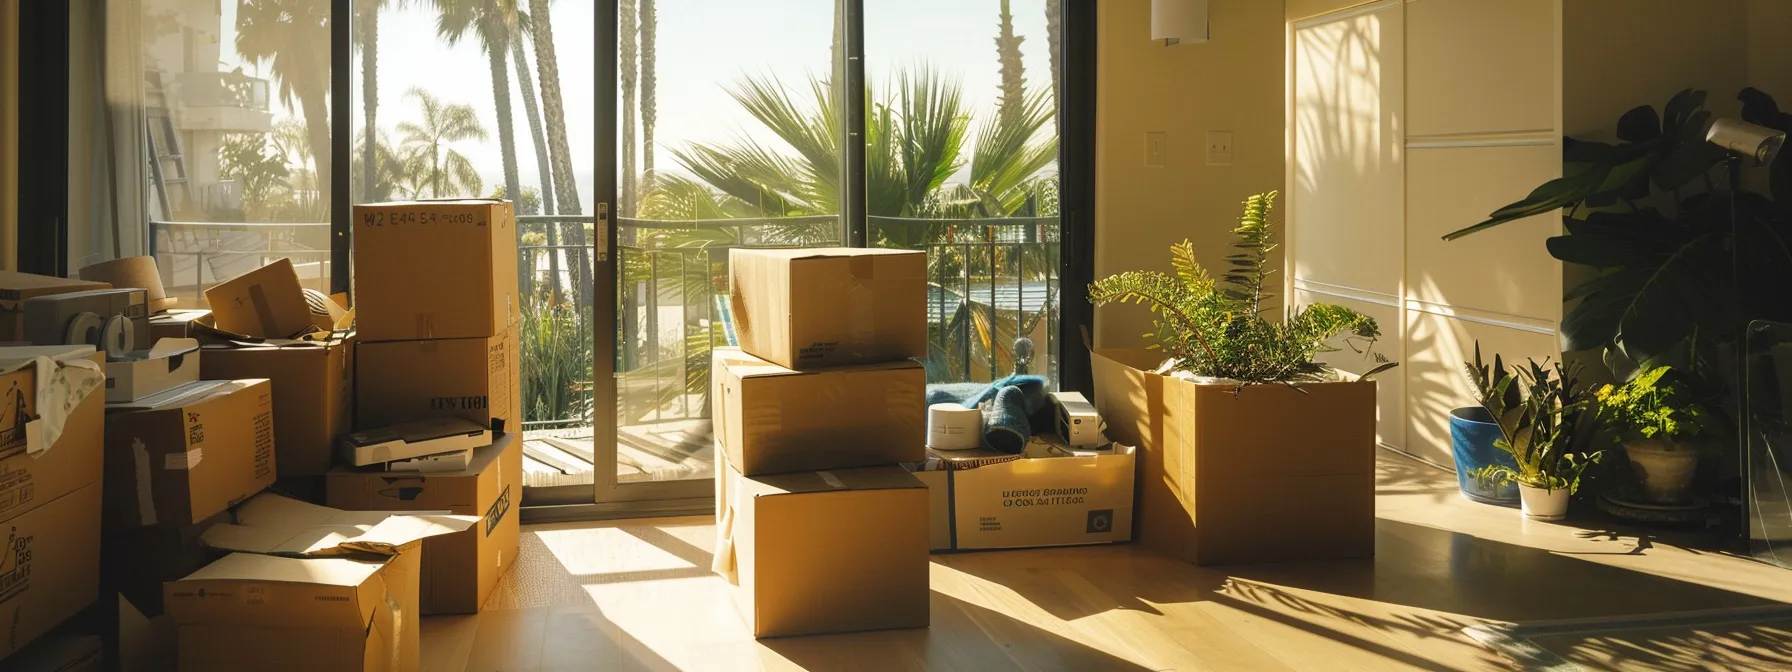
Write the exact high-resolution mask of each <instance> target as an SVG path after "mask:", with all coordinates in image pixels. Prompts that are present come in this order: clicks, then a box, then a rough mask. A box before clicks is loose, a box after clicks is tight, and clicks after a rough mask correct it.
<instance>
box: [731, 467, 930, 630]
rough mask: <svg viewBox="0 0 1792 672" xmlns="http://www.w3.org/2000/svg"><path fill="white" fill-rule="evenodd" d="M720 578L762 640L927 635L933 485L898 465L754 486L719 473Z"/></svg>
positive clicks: (786, 477) (762, 480)
mask: <svg viewBox="0 0 1792 672" xmlns="http://www.w3.org/2000/svg"><path fill="white" fill-rule="evenodd" d="M716 478H717V484H716V487H717V497H718V498H717V500H716V502H717V504H716V510H717V512H718V516H719V519H720V522H719V523H718V525H717V531H718V534H719V535H720V537H721V539H720V543H718V544H717V547H716V558H715V567H714V568H715V569H716V570H717V571H719V572H720V573H721V574H722V575H723V576H724V577H726V578H728V579H729V581H730V582H731V583H733V584H734V585H735V586H737V587H738V589H737V590H736V591H735V603H736V605H737V606H738V607H739V608H740V612H741V615H742V616H743V617H744V618H745V619H746V621H747V627H748V629H750V630H751V631H752V632H753V636H754V637H782V636H787V635H818V634H824V633H833V632H853V631H859V630H885V629H893V628H924V627H927V620H928V611H927V603H928V596H929V590H928V583H927V582H928V578H927V576H928V562H929V561H928V558H927V545H928V519H927V518H928V516H927V514H928V492H927V486H925V485H923V484H922V483H921V482H920V481H919V480H916V478H915V477H914V476H913V475H911V474H909V473H908V471H907V470H905V469H903V468H902V467H898V466H886V467H866V468H861V469H839V470H832V471H819V472H806V473H800V474H777V475H772V476H759V477H746V476H742V475H741V473H740V472H739V471H736V470H734V468H733V467H732V466H729V465H727V464H726V463H725V460H724V463H723V464H719V465H717V477H716Z"/></svg>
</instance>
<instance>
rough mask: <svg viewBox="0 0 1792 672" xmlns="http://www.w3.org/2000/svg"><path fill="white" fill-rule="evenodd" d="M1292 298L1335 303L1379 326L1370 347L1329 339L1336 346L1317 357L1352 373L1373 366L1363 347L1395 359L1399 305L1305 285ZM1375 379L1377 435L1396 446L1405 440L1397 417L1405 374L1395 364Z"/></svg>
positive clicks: (1399, 334) (1307, 302)
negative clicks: (1328, 291) (1367, 317)
mask: <svg viewBox="0 0 1792 672" xmlns="http://www.w3.org/2000/svg"><path fill="white" fill-rule="evenodd" d="M1294 301H1295V303H1297V304H1299V305H1303V306H1305V305H1310V304H1314V303H1333V304H1337V305H1340V306H1343V307H1345V308H1349V309H1351V310H1354V311H1357V312H1359V313H1362V314H1364V315H1368V316H1369V317H1372V318H1375V323H1376V326H1379V327H1381V338H1380V339H1379V340H1377V341H1376V342H1375V343H1374V344H1373V346H1372V347H1371V344H1368V343H1362V342H1359V341H1357V340H1356V339H1344V338H1340V339H1337V340H1336V341H1334V342H1333V343H1332V345H1333V346H1334V347H1336V348H1338V350H1337V351H1336V352H1328V353H1324V354H1322V355H1320V356H1319V358H1318V359H1319V361H1321V362H1324V363H1326V364H1329V365H1331V366H1335V367H1337V368H1338V369H1339V370H1342V371H1349V372H1352V373H1362V372H1364V371H1368V370H1369V369H1371V368H1374V367H1375V365H1376V361H1375V359H1374V358H1373V357H1372V356H1369V355H1368V354H1367V352H1365V351H1366V350H1372V351H1373V352H1376V353H1380V354H1381V355H1383V356H1385V357H1387V358H1389V359H1392V360H1395V361H1399V359H1400V349H1401V346H1402V338H1403V336H1402V334H1404V333H1405V325H1402V324H1401V317H1400V307H1399V306H1398V305H1395V304H1394V303H1393V302H1372V301H1366V300H1363V299H1360V298H1355V297H1351V296H1340V295H1337V294H1329V293H1326V292H1324V291H1310V290H1306V289H1296V290H1295V291H1294ZM1375 379H1376V380H1377V381H1379V384H1378V385H1376V387H1375V406H1376V414H1375V415H1376V430H1377V431H1376V434H1377V439H1378V440H1380V441H1381V443H1382V444H1383V445H1386V446H1388V447H1391V448H1395V449H1400V448H1401V447H1402V446H1403V445H1404V444H1405V443H1406V423H1405V422H1404V421H1403V420H1402V419H1401V418H1402V408H1404V406H1405V399H1406V375H1405V373H1404V372H1402V371H1401V370H1400V369H1399V368H1395V369H1393V370H1391V371H1383V372H1381V373H1380V374H1377V375H1376V376H1375Z"/></svg>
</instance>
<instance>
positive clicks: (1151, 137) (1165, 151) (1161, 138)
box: [1145, 131, 1170, 168]
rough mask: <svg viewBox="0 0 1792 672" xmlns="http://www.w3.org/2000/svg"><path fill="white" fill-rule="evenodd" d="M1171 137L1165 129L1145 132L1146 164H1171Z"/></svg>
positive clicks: (1156, 165)
mask: <svg viewBox="0 0 1792 672" xmlns="http://www.w3.org/2000/svg"><path fill="white" fill-rule="evenodd" d="M1169 156H1170V138H1169V136H1168V135H1167V134H1165V133H1164V132H1163V131H1146V132H1145V165H1147V166H1151V167H1154V168H1155V167H1162V166H1166V165H1169V161H1168V159H1169Z"/></svg>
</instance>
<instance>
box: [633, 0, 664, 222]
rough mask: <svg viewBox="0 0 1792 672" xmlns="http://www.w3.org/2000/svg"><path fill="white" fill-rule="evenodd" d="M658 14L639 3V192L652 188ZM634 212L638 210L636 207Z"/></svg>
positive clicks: (648, 2) (649, 3)
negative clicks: (641, 181) (640, 178)
mask: <svg viewBox="0 0 1792 672" xmlns="http://www.w3.org/2000/svg"><path fill="white" fill-rule="evenodd" d="M659 22H660V19H659V10H657V9H655V8H654V6H653V0H641V176H642V177H643V178H644V179H645V180H646V183H645V184H643V185H641V186H642V188H643V189H652V188H653V179H654V176H653V126H654V124H655V122H657V121H658V117H659V100H658V92H657V91H656V89H657V88H658V87H659V78H658V77H657V76H656V75H655V74H654V65H655V60H656V59H657V58H658V53H657V51H658V45H657V42H658V41H659V35H658V33H659ZM637 209H638V206H637Z"/></svg>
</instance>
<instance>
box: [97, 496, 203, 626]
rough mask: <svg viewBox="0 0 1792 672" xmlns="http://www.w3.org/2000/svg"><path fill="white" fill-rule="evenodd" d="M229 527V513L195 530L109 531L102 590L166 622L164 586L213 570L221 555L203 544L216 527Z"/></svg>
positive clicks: (103, 547) (140, 528) (142, 528)
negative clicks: (211, 566)
mask: <svg viewBox="0 0 1792 672" xmlns="http://www.w3.org/2000/svg"><path fill="white" fill-rule="evenodd" d="M228 522H230V512H229V511H224V512H220V513H219V514H217V515H215V516H212V517H210V518H207V519H205V520H203V521H200V522H197V523H194V524H192V525H148V526H137V527H126V528H115V529H111V530H106V531H105V534H104V536H102V537H101V539H100V553H101V556H100V557H101V562H100V590H101V591H103V592H105V593H107V594H114V593H115V594H118V595H121V596H122V597H124V598H125V599H127V600H129V601H130V602H131V604H132V606H133V608H135V609H137V610H138V611H139V613H142V614H143V615H145V616H146V617H155V616H161V615H162V614H163V613H164V612H163V608H162V584H163V583H166V582H169V581H177V580H179V579H180V578H181V577H183V576H186V575H188V574H192V573H193V572H196V571H199V569H200V568H202V567H204V566H206V565H208V564H211V562H212V561H213V560H216V559H218V558H219V557H220V556H222V555H223V554H222V553H219V552H217V551H214V550H212V549H208V548H206V547H205V546H203V545H201V544H200V543H199V536H200V535H201V534H204V533H205V531H206V530H207V529H209V528H210V527H211V526H213V525H216V524H219V523H228Z"/></svg>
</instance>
